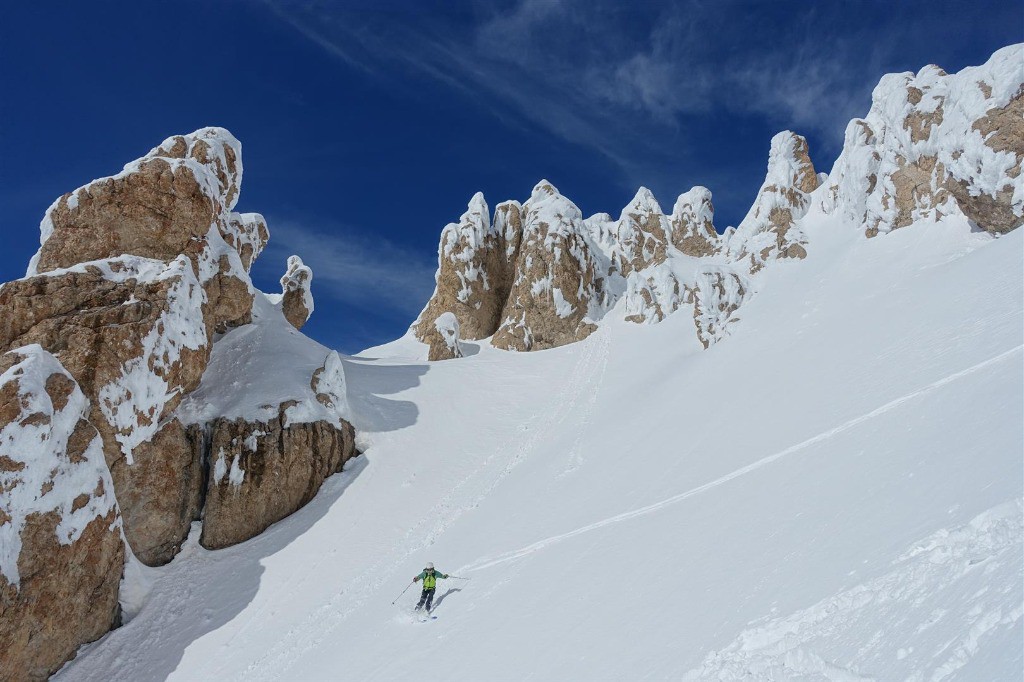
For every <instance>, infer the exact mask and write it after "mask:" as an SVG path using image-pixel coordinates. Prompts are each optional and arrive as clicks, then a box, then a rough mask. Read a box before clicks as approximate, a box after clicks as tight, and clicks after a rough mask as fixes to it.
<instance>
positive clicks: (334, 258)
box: [255, 220, 437, 319]
mask: <svg viewBox="0 0 1024 682" xmlns="http://www.w3.org/2000/svg"><path fill="white" fill-rule="evenodd" d="M273 224H274V226H275V227H274V239H272V240H271V241H270V243H269V244H268V245H267V253H265V254H263V255H262V256H261V257H260V259H259V260H257V261H256V264H257V265H256V267H257V268H259V271H258V272H257V273H255V274H257V275H260V276H262V277H261V278H262V279H264V280H268V281H272V279H273V278H274V277H275V276H279V274H278V275H275V273H274V272H271V270H272V269H273V268H275V267H279V268H280V272H283V271H284V263H285V261H286V259H287V257H288V256H290V255H291V254H299V256H301V258H302V259H303V262H305V263H306V264H307V265H309V266H310V267H311V268H312V270H313V282H314V284H313V286H314V292H315V293H316V294H317V295H318V296H322V295H326V296H328V297H330V298H332V299H334V300H336V301H339V302H342V303H345V304H348V305H351V306H354V307H357V308H362V309H365V310H372V311H377V312H380V311H381V309H382V307H383V309H386V310H390V311H392V312H394V313H396V314H399V315H402V316H404V317H406V318H408V319H412V318H414V317H415V316H416V315H417V314H418V313H419V311H420V309H421V308H422V307H423V305H424V304H425V303H426V301H427V299H428V298H429V297H430V294H431V292H432V291H433V287H434V273H435V271H436V269H437V262H436V260H432V259H429V258H425V257H424V254H422V253H420V252H414V251H411V250H409V249H406V248H404V247H402V246H400V245H398V244H395V243H392V242H390V241H388V240H386V239H382V238H380V237H374V238H373V239H372V240H371V239H369V238H368V237H363V236H359V235H357V234H356V233H355V232H354V231H352V230H346V229H344V228H342V227H339V226H333V227H332V229H331V230H330V231H320V230H311V229H309V228H307V227H304V226H303V225H301V224H299V223H297V222H294V221H288V220H278V221H275V222H274V223H273Z"/></svg>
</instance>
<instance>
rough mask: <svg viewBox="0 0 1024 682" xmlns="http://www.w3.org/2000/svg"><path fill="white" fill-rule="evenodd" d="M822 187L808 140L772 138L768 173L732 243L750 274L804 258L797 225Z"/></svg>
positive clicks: (788, 134) (732, 249) (803, 242)
mask: <svg viewBox="0 0 1024 682" xmlns="http://www.w3.org/2000/svg"><path fill="white" fill-rule="evenodd" d="M817 186H818V175H817V173H815V171H814V165H813V164H812V163H811V157H810V155H809V154H808V152H807V140H805V139H804V138H803V137H801V136H800V135H797V134H796V133H792V132H790V131H788V130H787V131H784V132H781V133H779V134H778V135H776V136H775V137H773V138H772V144H771V151H770V152H769V154H768V172H767V173H766V175H765V179H764V183H763V184H762V185H761V189H760V190H758V193H757V198H756V199H755V200H754V205H753V206H751V207H750V210H749V211H748V212H747V215H746V217H744V218H743V220H742V221H741V222H740V224H739V225H738V226H737V227H736V231H735V233H733V234H732V235H731V236H730V239H729V241H728V250H729V253H730V254H731V255H732V256H733V257H734V258H736V259H737V260H743V259H747V260H748V261H749V266H750V269H751V271H754V272H756V271H757V270H759V269H761V268H762V267H764V265H765V263H767V262H769V261H772V260H776V259H779V258H804V257H806V256H807V250H806V248H805V246H806V244H807V238H806V235H805V234H804V232H803V230H802V229H800V227H799V225H798V224H797V221H798V220H799V219H800V218H802V217H803V215H804V214H805V213H806V212H807V208H808V206H810V203H811V201H810V194H811V192H813V191H814V190H815V189H816V188H817Z"/></svg>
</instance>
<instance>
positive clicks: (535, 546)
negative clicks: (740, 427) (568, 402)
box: [459, 345, 1024, 573]
mask: <svg viewBox="0 0 1024 682" xmlns="http://www.w3.org/2000/svg"><path fill="white" fill-rule="evenodd" d="M1022 349H1024V345H1021V346H1017V347H1015V348H1011V349H1010V350H1008V351H1005V352H1003V353H1000V354H999V355H996V356H995V357H992V358H989V359H988V360H985V361H983V362H979V363H978V364H976V365H972V366H970V367H968V368H967V369H963V370H961V371H959V372H956V373H954V374H950V375H949V376H947V377H944V378H942V379H939V380H938V381H935V382H932V383H930V384H928V385H927V386H924V387H923V388H920V389H918V390H916V391H914V392H912V393H908V394H907V395H904V396H902V397H900V398H896V399H895V400H891V401H889V402H887V403H885V404H884V405H882V406H881V407H878V408H875V409H874V410H872V411H870V412H867V413H865V414H862V415H860V416H859V417H854V418H853V419H850V420H848V421H846V422H843V423H842V424H840V425H839V426H836V427H834V428H832V429H829V430H827V431H822V432H821V433H819V434H817V435H816V436H811V437H810V438H808V439H806V440H803V441H800V442H799V443H797V444H795V445H791V446H789V447H788V448H786V449H785V450H780V451H779V452H776V453H775V454H772V455H768V456H767V457H762V458H761V459H759V460H757V461H756V462H752V463H751V464H748V465H747V466H745V467H741V468H739V469H736V470H735V471H731V472H729V473H728V474H725V475H723V476H719V477H718V478H716V479H715V480H713V481H709V482H707V483H704V484H703V485H699V486H697V487H696V488H691V489H690V490H687V491H686V492H682V493H679V494H678V495H673V496H672V497H669V498H666V499H664V500H661V501H660V502H655V503H653V504H649V505H646V506H643V507H640V508H638V509H633V510H632V511H628V512H623V513H621V514H616V515H615V516H610V517H608V518H606V519H602V520H600V521H596V522H594V523H591V524H588V525H586V526H582V527H580V528H577V529H575V530H571V531H569V532H567V533H562V534H560V535H553V536H551V537H549V538H545V539H543V540H539V541H537V542H534V543H532V544H529V545H526V546H525V547H520V548H519V549H516V550H513V551H511V552H506V553H504V554H501V555H498V556H496V557H490V558H483V559H480V560H478V561H476V562H474V563H471V564H467V565H465V566H462V567H461V568H459V572H460V573H461V572H468V571H479V570H482V569H485V568H490V567H492V566H497V565H499V564H503V563H506V562H509V561H513V560H515V559H518V558H520V557H523V556H526V555H528V554H533V553H534V552H537V551H539V550H542V549H544V548H546V547H549V546H550V545H553V544H556V543H558V542H561V541H563V540H568V539H569V538H573V537H576V536H577V535H582V534H584V533H589V532H590V531H592V530H597V529H599V528H604V527H605V526H610V525H613V524H616V523H620V522H622V521H628V520H629V519H634V518H637V517H639V516H646V515H647V514H651V513H653V512H656V511H658V510H660V509H664V508H665V507H668V506H670V505H673V504H676V503H678V502H682V501H683V500H687V499H689V498H691V497H694V496H695V495H699V494H701V493H703V492H706V491H708V490H711V489H712V488H717V487H718V486H720V485H723V484H725V483H728V482H729V481H732V480H733V479H736V478H739V477H741V476H745V475H747V474H749V473H750V472H752V471H756V470H758V469H761V468H763V467H765V466H768V465H769V464H771V463H773V462H775V461H777V460H779V459H782V458H783V457H788V456H789V455H791V454H793V453H795V452H799V451H800V450H803V449H804V448H806V447H808V446H810V445H814V444H815V443H820V442H821V441H823V440H827V439H829V438H832V437H833V436H837V435H839V434H840V433H843V432H845V431H849V430H850V429H852V428H854V427H856V426H858V425H860V424H862V423H864V422H866V421H868V420H870V419H873V418H875V417H877V416H879V415H881V414H884V413H886V412H889V411H890V410H893V409H895V408H897V407H899V406H900V405H903V404H904V403H906V402H909V401H911V400H914V399H915V398H919V397H921V396H923V395H926V394H928V393H931V392H932V391H935V390H937V389H939V388H942V387H943V386H945V385H947V384H950V383H952V382H954V381H956V380H958V379H962V378H963V377H966V376H968V375H971V374H974V373H975V372H978V371H980V370H982V369H985V368H987V367H990V366H992V365H994V364H996V363H998V362H1001V361H1002V360H1005V359H1006V358H1008V357H1010V356H1011V355H1014V354H1016V353H1019V352H1020V351H1021V350H1022Z"/></svg>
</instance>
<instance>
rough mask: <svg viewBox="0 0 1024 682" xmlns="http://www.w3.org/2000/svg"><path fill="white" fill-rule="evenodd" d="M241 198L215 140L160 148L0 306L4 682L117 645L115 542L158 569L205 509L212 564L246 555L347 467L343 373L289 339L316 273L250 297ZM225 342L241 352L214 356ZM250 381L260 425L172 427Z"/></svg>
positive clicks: (208, 417) (128, 169)
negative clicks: (111, 639) (108, 636)
mask: <svg viewBox="0 0 1024 682" xmlns="http://www.w3.org/2000/svg"><path fill="white" fill-rule="evenodd" d="M241 179H242V159H241V145H240V144H239V143H238V141H237V140H235V138H234V137H232V136H231V134H230V133H229V132H227V131H226V130H223V129H221V128H204V129H202V130H199V131H196V132H195V133H192V134H190V135H179V136H174V137H171V138H168V139H167V140H165V141H164V142H163V143H162V144H161V145H160V146H159V147H157V148H155V149H153V150H152V151H151V152H150V153H149V154H147V155H146V156H145V157H143V158H141V159H139V160H137V161H134V162H132V163H130V164H128V165H126V166H125V168H124V170H123V171H122V172H121V173H119V174H117V175H115V176H112V177H110V178H103V179H100V180H96V181H93V182H91V183H89V184H88V185H86V186H84V187H81V188H79V189H78V190H75V191H74V192H71V193H69V194H65V195H64V196H62V197H61V198H59V199H58V200H57V201H56V202H54V203H53V204H52V205H51V206H50V208H49V209H48V210H47V212H46V215H45V216H44V218H43V221H42V223H41V233H42V235H41V245H40V249H39V251H38V253H37V254H36V255H35V257H33V259H32V262H31V263H30V265H29V268H28V274H27V275H26V277H25V278H23V279H20V280H15V281H13V282H8V283H6V284H4V285H3V286H2V287H0V352H4V351H8V350H10V351H11V352H10V353H8V354H7V355H6V356H3V357H4V360H3V362H2V363H0V371H2V377H3V378H2V380H0V429H2V431H0V433H2V434H3V439H0V477H2V478H0V481H2V485H0V490H2V491H3V493H4V496H3V497H2V498H0V539H2V540H3V542H2V543H0V595H2V602H0V604H2V609H3V616H4V618H3V623H2V624H0V637H2V639H0V644H2V645H3V646H2V647H0V649H2V652H0V657H3V658H2V659H0V660H2V661H3V663H4V670H5V671H6V670H8V669H14V670H19V671H20V670H25V671H28V672H27V673H26V676H27V677H29V678H39V677H41V676H45V675H46V674H47V672H49V671H52V670H54V669H55V668H56V667H59V665H60V664H61V663H62V662H63V661H65V660H67V658H68V657H69V656H70V655H72V654H73V652H74V650H75V648H77V646H79V645H80V644H81V643H83V642H85V641H89V640H91V639H95V638H96V637H99V636H100V635H102V634H103V633H104V632H106V630H108V629H109V628H110V627H111V626H112V624H113V623H114V622H115V620H116V616H117V591H118V584H119V580H120V577H121V572H122V569H123V564H124V549H125V548H124V546H123V542H124V541H125V540H127V542H128V544H129V545H130V548H131V550H132V551H133V552H134V554H135V555H136V556H137V557H138V558H139V559H140V560H141V561H143V562H144V563H147V564H150V565H156V564H161V563H166V562H167V561H170V560H171V558H172V557H173V556H174V555H175V554H176V553H177V551H178V549H179V547H180V545H181V542H182V541H183V540H184V538H185V537H186V535H187V533H188V532H189V528H190V525H191V523H192V522H193V521H196V520H199V519H200V518H203V515H204V506H203V505H204V502H206V503H207V508H206V510H205V517H206V520H207V522H208V523H209V524H210V530H209V537H211V538H213V539H211V540H210V543H211V546H223V545H224V544H228V543H233V542H240V541H242V540H245V539H247V538H249V537H252V536H253V535H255V534H258V533H259V532H261V531H262V530H263V529H264V528H266V526H267V525H269V524H270V523H273V522H274V521H276V520H278V519H280V518H282V517H283V516H285V515H287V514H289V513H291V512H293V511H295V510H296V509H298V508H299V507H301V506H302V505H304V504H305V503H306V502H308V501H309V499H311V498H312V496H313V495H315V494H316V491H317V490H318V489H319V487H320V485H321V484H322V482H323V480H324V478H326V477H327V476H329V475H330V474H331V473H334V472H335V471H338V470H340V468H341V466H342V465H343V464H344V462H345V461H346V460H347V459H348V458H350V457H351V456H352V454H353V452H354V445H353V443H354V434H353V430H352V427H351V425H350V424H349V423H348V422H347V421H345V420H344V418H343V417H344V416H346V415H347V414H348V401H347V395H346V385H345V377H344V367H343V362H342V360H341V358H340V357H339V356H338V354H337V353H332V352H331V351H328V350H327V349H325V348H323V347H322V346H320V345H319V344H316V343H315V342H313V341H312V340H310V339H308V338H307V337H305V336H303V335H301V334H298V333H297V332H296V331H295V328H297V327H301V326H302V324H303V323H305V321H306V320H307V319H308V317H309V314H310V313H311V312H312V310H313V303H312V296H311V295H310V291H309V283H310V280H311V278H312V273H311V271H310V270H309V268H307V267H305V266H304V265H303V264H302V261H301V260H300V259H298V257H292V258H291V259H289V269H288V272H287V273H286V275H285V277H284V278H283V279H282V287H283V293H282V294H281V295H279V296H274V297H268V296H267V295H265V294H263V293H261V292H258V291H256V290H255V289H254V288H253V286H252V282H251V280H250V278H249V269H250V268H251V267H252V264H253V261H254V260H255V258H256V257H258V256H259V254H260V252H261V251H262V250H263V248H264V247H265V245H266V243H267V240H268V239H269V231H268V230H267V226H266V222H265V220H264V219H263V217H262V216H260V215H259V214H256V213H236V212H234V211H233V209H234V206H235V203H236V202H237V199H238V195H239V192H240V189H241ZM271 298H274V299H275V300H273V301H272V300H271ZM256 310H258V311H259V314H256V312H255V311H256ZM293 327H294V328H293ZM268 329H269V330H270V331H267V330H268ZM253 330H256V332H255V333H251V332H253ZM236 332H237V335H236ZM268 336H271V337H272V338H271V340H270V341H268V343H267V344H263V343H262V341H264V340H266V339H267V337H268ZM215 339H218V340H217V342H216V343H215V342H214V340H215ZM240 339H242V340H244V341H239V340H240ZM225 340H228V342H227V344H226V345H227V346H229V347H230V346H231V344H232V343H233V342H234V341H239V343H241V344H244V345H245V346H246V348H245V349H244V350H240V349H239V348H237V347H232V348H230V350H228V351H227V352H225V353H218V352H217V348H216V347H217V346H222V345H225ZM282 354H283V355H282ZM218 357H220V358H222V359H223V358H225V357H226V358H227V364H228V365H230V364H231V362H232V361H234V362H235V363H236V366H234V367H231V366H229V367H227V368H224V367H222V366H221V365H222V364H224V363H223V362H219V363H218V364H217V366H216V367H214V366H212V365H211V364H210V363H211V360H212V359H215V358H218ZM242 357H247V358H250V359H252V358H254V357H258V359H259V362H258V364H252V365H247V366H244V367H239V366H238V360H239V358H242ZM211 369H212V370H213V374H214V376H211ZM253 377H259V378H260V379H261V380H263V381H264V382H265V383H266V385H267V388H266V390H264V391H262V392H261V391H258V390H254V391H252V392H251V393H250V394H248V397H250V398H252V399H254V400H259V401H260V403H259V406H258V407H253V406H249V407H247V409H246V410H243V411H242V413H241V414H238V413H233V412H231V411H230V410H229V409H228V407H229V406H227V405H225V404H223V402H221V403H220V404H218V405H216V406H214V409H212V410H207V411H206V412H204V413H203V415H202V417H203V418H202V419H195V418H194V417H195V416H196V412H195V410H183V409H182V408H183V406H187V405H191V406H192V407H194V401H191V399H192V396H193V394H194V393H195V392H197V390H198V389H200V388H203V389H205V393H204V395H207V396H209V394H210V393H211V392H212V393H219V394H221V395H222V397H223V396H227V397H226V398H224V399H225V400H229V401H230V399H232V396H235V395H236V392H237V386H238V385H239V382H244V381H253ZM190 401H191V402H190ZM207 406H209V404H207ZM217 408H221V409H222V410H223V411H218V409H217ZM26 410H27V411H26ZM275 420H276V421H275ZM260 424H263V425H265V426H266V428H264V427H263V426H260ZM275 424H276V427H275V426H274V425H275ZM225 434H227V435H225ZM235 434H244V438H243V440H244V444H246V445H247V446H248V445H251V446H252V447H250V448H248V450H246V452H247V453H248V454H247V455H246V457H247V459H245V461H244V464H245V466H247V467H248V470H249V471H251V472H256V471H257V470H258V471H259V475H258V476H257V475H256V473H252V475H250V477H249V479H248V482H246V481H242V482H241V483H240V484H239V485H237V486H235V487H234V488H231V489H230V492H231V496H230V499H229V498H227V497H225V492H224V488H223V484H224V478H223V477H219V476H217V474H219V473H221V472H220V471H219V470H218V468H217V467H218V463H223V461H222V459H217V460H216V461H214V460H213V458H212V457H211V444H212V443H214V442H217V443H221V442H222V441H224V439H225V438H227V441H226V442H228V443H233V440H232V439H234V438H235ZM8 446H10V447H11V448H14V449H13V450H12V451H11V452H10V453H7V452H6V449H7V448H8ZM225 447H226V446H225ZM218 452H219V451H218ZM233 464H234V465H235V466H236V468H237V466H240V465H241V463H240V462H233ZM211 471H212V475H213V478H211ZM97 472H98V473H97ZM97 477H98V478H97ZM236 478H237V477H236ZM97 480H98V481H99V483H97ZM228 483H231V481H230V480H229V481H228ZM115 495H116V503H115V502H114V500H115ZM204 537H206V536H205V535H204ZM19 576H20V584H19ZM8 666H10V668H9V667H8Z"/></svg>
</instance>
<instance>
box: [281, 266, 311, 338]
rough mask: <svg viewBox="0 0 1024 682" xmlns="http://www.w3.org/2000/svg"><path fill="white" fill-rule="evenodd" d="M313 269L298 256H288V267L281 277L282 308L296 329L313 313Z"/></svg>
mask: <svg viewBox="0 0 1024 682" xmlns="http://www.w3.org/2000/svg"><path fill="white" fill-rule="evenodd" d="M312 283H313V271H312V270H311V269H310V268H309V266H307V265H305V264H304V263H303V262H302V259H301V258H299V257H298V256H289V257H288V268H287V269H286V270H285V273H284V275H282V277H281V310H282V311H283V312H284V316H285V319H287V320H288V322H289V323H290V324H291V325H292V326H293V327H295V328H296V329H302V327H303V325H305V324H306V322H307V321H308V320H309V316H310V315H312V314H313V292H312V290H311V289H310V287H311V286H312Z"/></svg>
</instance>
